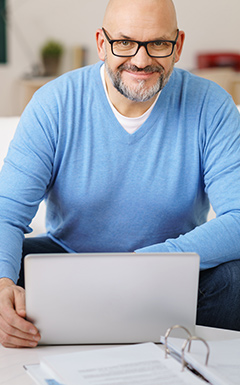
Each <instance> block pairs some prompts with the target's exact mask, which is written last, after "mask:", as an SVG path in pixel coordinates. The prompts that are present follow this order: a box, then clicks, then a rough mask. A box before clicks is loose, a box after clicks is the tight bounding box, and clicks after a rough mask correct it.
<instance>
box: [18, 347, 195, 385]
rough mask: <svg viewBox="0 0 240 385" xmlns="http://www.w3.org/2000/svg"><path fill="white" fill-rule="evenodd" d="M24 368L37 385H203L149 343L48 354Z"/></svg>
mask: <svg viewBox="0 0 240 385" xmlns="http://www.w3.org/2000/svg"><path fill="white" fill-rule="evenodd" d="M25 369H26V370H27V371H28V373H29V375H30V376H32V378H33V379H34V380H35V381H36V383H37V384H40V385H59V384H61V385H161V384H163V385H203V382H202V380H201V379H200V378H198V377H197V376H196V375H194V374H193V373H191V372H190V371H189V370H187V369H186V370H184V372H182V371H181V365H180V364H179V362H177V361H176V360H175V359H174V358H172V357H168V358H167V359H166V358H165V355H164V350H163V349H162V348H160V347H159V346H158V345H155V344H154V343H151V342H149V343H143V344H136V345H126V346H120V347H111V348H104V349H98V350H91V351H85V352H77V353H68V354H61V355H52V356H48V357H44V358H43V360H42V361H41V362H40V363H39V364H38V365H26V366H25Z"/></svg>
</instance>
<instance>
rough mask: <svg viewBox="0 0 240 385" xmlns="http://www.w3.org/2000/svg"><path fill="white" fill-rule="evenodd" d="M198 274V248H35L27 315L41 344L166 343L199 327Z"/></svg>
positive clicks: (29, 264)
mask: <svg viewBox="0 0 240 385" xmlns="http://www.w3.org/2000/svg"><path fill="white" fill-rule="evenodd" d="M198 276H199V256H198V255H197V254H195V253H176V254H172V253H150V254H149V253H142V254H139V253H136V254H135V253H84V254H33V255H28V256H27V257H25V289H26V312H27V319H29V320H31V321H32V322H33V323H34V324H35V325H36V327H37V328H38V329H39V331H40V333H41V336H42V339H41V344H50V345H51V344H53V345H54V344H57V345H58V344H118V343H136V342H146V341H152V342H159V338H160V336H161V335H162V334H164V333H165V332H166V330H167V328H169V327H171V326H173V325H175V324H180V325H183V326H186V327H188V328H190V329H192V330H193V329H194V325H195V321H196V309H197V293H198Z"/></svg>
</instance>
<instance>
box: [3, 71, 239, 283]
mask: <svg viewBox="0 0 240 385" xmlns="http://www.w3.org/2000/svg"><path fill="white" fill-rule="evenodd" d="M100 65H101V63H98V64H96V65H93V66H88V67H85V68H83V69H79V70H76V71H72V72H70V73H67V74H64V75H63V76H61V77H59V78H58V79H56V80H54V81H53V82H50V83H48V84H47V85H46V86H44V87H42V88H41V89H40V90H39V91H38V92H37V93H36V94H35V96H34V97H33V99H32V101H31V102H30V104H29V105H28V106H27V108H26V109H25V111H24V113H23V115H22V118H21V121H20V124H19V126H18V128H17V131H16V134H15V137H14V140H13V141H12V143H11V145H10V149H9V152H8V155H7V158H6V160H5V165H4V167H3V169H2V172H1V175H0V276H1V277H3V276H5V277H9V278H11V279H13V280H14V281H16V280H17V277H18V272H19V267H20V259H21V248H22V240H23V233H26V232H29V231H31V229H30V227H29V224H30V222H31V220H32V218H33V217H34V215H35V213H36V211H37V208H38V205H39V203H40V202H41V200H42V199H44V198H45V199H46V201H47V218H46V228H47V232H48V235H49V236H50V237H51V238H52V239H53V240H54V241H56V242H57V243H59V244H60V245H61V246H63V247H64V248H65V249H66V250H67V251H70V252H93V251H94V252H105V251H106V252H108V251H114V252H119V251H134V250H135V251H144V252H155V251H157V252H181V251H194V252H197V253H198V254H199V255H200V259H201V268H202V269H206V268H210V267H213V266H216V265H218V264H220V263H222V262H224V261H228V260H232V259H236V258H240V136H239V134H240V116H239V113H238V111H237V109H236V107H235V105H234V103H233V102H232V100H231V97H230V96H229V95H228V94H227V93H226V92H225V91H224V90H222V89H221V88H220V87H219V86H217V85H216V84H214V83H212V82H209V81H207V80H204V79H201V78H198V77H196V76H194V75H192V74H189V73H188V72H186V71H183V70H179V69H175V70H174V72H173V74H172V76H171V78H170V81H169V83H168V84H167V85H166V86H165V88H164V89H163V91H162V92H161V94H160V97H159V99H158V101H157V103H156V105H155V106H154V109H153V111H152V113H151V115H150V117H149V118H148V119H147V121H146V122H145V123H144V124H143V125H142V127H140V129H139V130H137V131H136V132H135V133H134V134H132V135H130V134H128V133H127V132H126V131H125V130H124V129H123V128H122V127H121V125H120V124H119V122H118V121H117V119H116V118H115V116H114V114H113V112H112V109H111V107H110V105H109V103H108V101H107V98H106V95H105V92H104V89H103V85H102V81H101V78H100ZM209 199H210V201H211V203H212V206H213V208H214V210H215V212H216V214H217V218H216V219H214V220H212V221H210V222H208V223H205V222H206V217H207V213H208V210H209Z"/></svg>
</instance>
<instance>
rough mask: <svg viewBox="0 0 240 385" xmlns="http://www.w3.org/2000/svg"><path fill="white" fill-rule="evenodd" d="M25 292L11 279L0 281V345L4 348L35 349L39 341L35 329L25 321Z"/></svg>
mask: <svg viewBox="0 0 240 385" xmlns="http://www.w3.org/2000/svg"><path fill="white" fill-rule="evenodd" d="M25 316H26V310H25V291H24V289H22V288H21V287H19V286H16V285H15V284H14V283H13V281H12V280H11V279H8V278H1V279H0V343H1V344H2V345H3V346H4V347H8V348H19V347H35V346H36V345H37V344H38V341H39V340H40V338H41V337H40V334H39V332H38V330H37V328H36V327H35V326H34V325H33V324H31V323H30V322H28V321H26V320H25V319H24V318H25Z"/></svg>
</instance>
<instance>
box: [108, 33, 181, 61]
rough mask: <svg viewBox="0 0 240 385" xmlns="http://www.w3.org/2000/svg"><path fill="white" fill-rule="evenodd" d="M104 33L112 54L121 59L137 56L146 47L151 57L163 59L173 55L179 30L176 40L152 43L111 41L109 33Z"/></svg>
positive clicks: (154, 41) (153, 41)
mask: <svg viewBox="0 0 240 385" xmlns="http://www.w3.org/2000/svg"><path fill="white" fill-rule="evenodd" d="M102 30H103V33H104V35H105V37H106V39H107V41H108V42H109V44H111V49H112V53H113V55H115V56H119V57H132V56H135V55H136V54H137V53H138V51H139V49H140V47H145V49H146V51H147V54H148V55H149V56H150V57H157V58H163V57H168V56H171V55H172V54H173V50H174V47H175V45H176V43H177V39H178V35H179V29H178V30H177V36H176V39H175V40H152V41H136V40H128V39H125V40H124V39H120V40H111V39H110V38H109V36H108V35H107V32H106V30H105V29H104V28H102Z"/></svg>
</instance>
